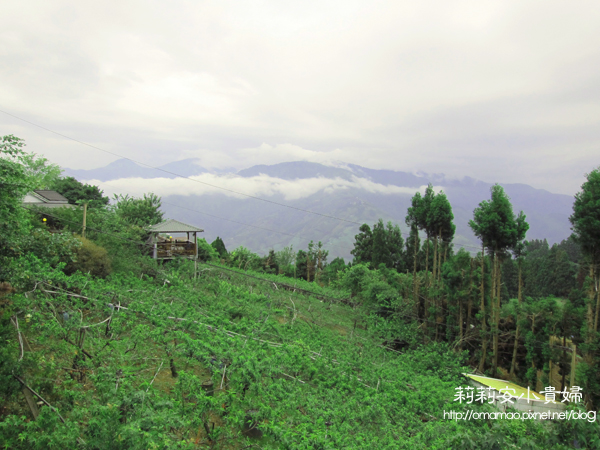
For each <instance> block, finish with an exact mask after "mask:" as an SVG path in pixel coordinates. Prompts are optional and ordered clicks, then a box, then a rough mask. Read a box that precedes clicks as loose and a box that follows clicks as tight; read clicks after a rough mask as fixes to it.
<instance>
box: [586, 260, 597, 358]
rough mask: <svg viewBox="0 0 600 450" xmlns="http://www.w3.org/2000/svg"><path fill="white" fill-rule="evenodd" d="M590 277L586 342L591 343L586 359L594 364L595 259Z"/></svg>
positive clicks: (591, 264) (591, 265)
mask: <svg viewBox="0 0 600 450" xmlns="http://www.w3.org/2000/svg"><path fill="white" fill-rule="evenodd" d="M590 279H591V285H590V290H589V293H588V295H589V300H588V307H587V336H586V339H585V341H586V343H587V344H589V345H588V350H587V352H586V354H585V360H586V362H587V363H588V364H590V365H591V364H592V363H593V352H592V350H591V347H592V345H591V344H592V342H593V340H594V333H593V331H594V307H593V305H592V303H593V301H594V297H595V294H596V293H595V292H594V281H595V274H594V264H593V261H591V263H590Z"/></svg>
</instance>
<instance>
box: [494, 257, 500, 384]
mask: <svg viewBox="0 0 600 450" xmlns="http://www.w3.org/2000/svg"><path fill="white" fill-rule="evenodd" d="M494 259H495V261H496V311H495V315H494V328H495V329H494V376H495V375H496V372H497V371H498V352H499V351H500V345H499V340H500V292H501V288H502V270H501V258H500V255H499V254H498V252H496V253H495V255H494Z"/></svg>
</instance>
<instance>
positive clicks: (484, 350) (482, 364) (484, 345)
mask: <svg viewBox="0 0 600 450" xmlns="http://www.w3.org/2000/svg"><path fill="white" fill-rule="evenodd" d="M484 275H485V247H484V245H483V244H482V245H481V287H480V290H481V308H480V309H481V334H482V335H483V340H482V343H481V360H480V361H479V371H480V372H483V371H484V370H485V357H486V353H487V330H486V327H485V289H484V288H485V286H484V284H485V283H484Z"/></svg>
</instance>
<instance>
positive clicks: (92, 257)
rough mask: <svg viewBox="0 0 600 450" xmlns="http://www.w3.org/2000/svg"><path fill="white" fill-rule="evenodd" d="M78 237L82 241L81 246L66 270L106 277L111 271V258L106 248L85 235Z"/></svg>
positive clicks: (68, 272) (71, 272) (67, 271)
mask: <svg viewBox="0 0 600 450" xmlns="http://www.w3.org/2000/svg"><path fill="white" fill-rule="evenodd" d="M77 239H78V240H79V241H80V242H81V247H79V249H77V253H76V254H75V258H73V261H72V262H70V263H69V264H67V267H66V268H65V272H66V273H67V274H68V275H70V274H73V273H75V272H77V271H80V272H83V273H90V274H91V275H93V276H95V277H99V278H106V277H107V276H108V275H109V274H110V273H111V264H110V258H109V257H108V252H107V251H106V249H105V248H103V247H100V246H99V245H96V244H94V243H93V242H92V241H90V240H89V239H86V238H84V237H81V236H77Z"/></svg>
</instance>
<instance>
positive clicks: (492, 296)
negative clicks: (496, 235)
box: [490, 250, 498, 376]
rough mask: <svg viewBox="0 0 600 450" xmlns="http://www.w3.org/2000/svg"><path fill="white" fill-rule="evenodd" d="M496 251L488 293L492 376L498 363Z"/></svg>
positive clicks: (493, 252)
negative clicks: (490, 286) (490, 287)
mask: <svg viewBox="0 0 600 450" xmlns="http://www.w3.org/2000/svg"><path fill="white" fill-rule="evenodd" d="M496 281H497V278H496V250H493V251H492V290H491V292H490V304H491V305H490V306H491V311H490V319H491V323H490V331H491V332H492V369H493V371H494V375H492V376H495V375H496V368H497V364H498V361H497V359H496V354H497V352H496V338H497V336H498V331H497V325H498V324H497V323H496Z"/></svg>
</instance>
